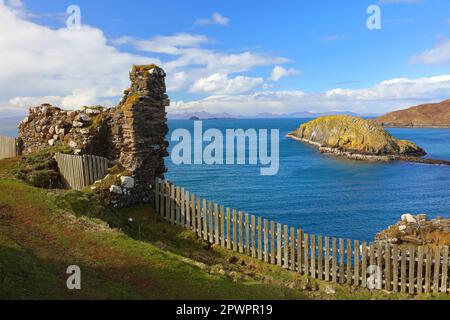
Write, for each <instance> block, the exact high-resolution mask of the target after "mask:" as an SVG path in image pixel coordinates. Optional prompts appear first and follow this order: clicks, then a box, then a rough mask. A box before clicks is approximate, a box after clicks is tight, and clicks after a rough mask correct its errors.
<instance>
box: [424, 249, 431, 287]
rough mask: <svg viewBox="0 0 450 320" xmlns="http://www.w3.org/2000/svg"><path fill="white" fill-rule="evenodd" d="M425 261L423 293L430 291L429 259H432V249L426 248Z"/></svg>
mask: <svg viewBox="0 0 450 320" xmlns="http://www.w3.org/2000/svg"><path fill="white" fill-rule="evenodd" d="M425 254H426V262H425V293H430V291H431V259H432V254H433V252H432V250H431V249H430V248H426V250H425Z"/></svg>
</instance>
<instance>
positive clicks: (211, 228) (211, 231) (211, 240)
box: [208, 201, 214, 244]
mask: <svg viewBox="0 0 450 320" xmlns="http://www.w3.org/2000/svg"><path fill="white" fill-rule="evenodd" d="M208 220H209V228H208V229H209V243H211V244H213V243H214V226H213V205H212V202H211V201H209V202H208Z"/></svg>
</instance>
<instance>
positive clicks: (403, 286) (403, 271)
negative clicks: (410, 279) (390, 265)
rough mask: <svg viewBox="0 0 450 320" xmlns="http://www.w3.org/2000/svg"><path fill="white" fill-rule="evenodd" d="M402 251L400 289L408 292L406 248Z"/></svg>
mask: <svg viewBox="0 0 450 320" xmlns="http://www.w3.org/2000/svg"><path fill="white" fill-rule="evenodd" d="M401 252H402V262H401V270H400V279H401V280H400V281H401V285H400V291H401V292H402V293H406V248H403V247H402V248H401Z"/></svg>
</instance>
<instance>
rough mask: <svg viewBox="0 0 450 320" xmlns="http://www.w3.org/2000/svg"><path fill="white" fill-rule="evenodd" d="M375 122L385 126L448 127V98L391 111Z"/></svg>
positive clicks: (449, 105) (449, 106) (449, 102)
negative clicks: (438, 101)
mask: <svg viewBox="0 0 450 320" xmlns="http://www.w3.org/2000/svg"><path fill="white" fill-rule="evenodd" d="M376 122H377V123H378V124H380V125H382V126H385V127H410V128H411V127H412V128H414V127H416V128H443V127H445V128H449V127H450V100H445V101H442V102H440V103H434V104H423V105H420V106H415V107H412V108H409V109H406V110H400V111H395V112H391V113H388V114H386V115H384V116H382V117H379V118H378V119H376Z"/></svg>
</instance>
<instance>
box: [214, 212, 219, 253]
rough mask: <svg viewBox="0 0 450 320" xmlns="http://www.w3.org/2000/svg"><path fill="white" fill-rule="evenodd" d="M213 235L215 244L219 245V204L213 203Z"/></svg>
mask: <svg viewBox="0 0 450 320" xmlns="http://www.w3.org/2000/svg"><path fill="white" fill-rule="evenodd" d="M214 222H215V225H214V230H215V231H214V236H215V243H216V245H220V233H219V230H220V220H219V204H217V203H214Z"/></svg>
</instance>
